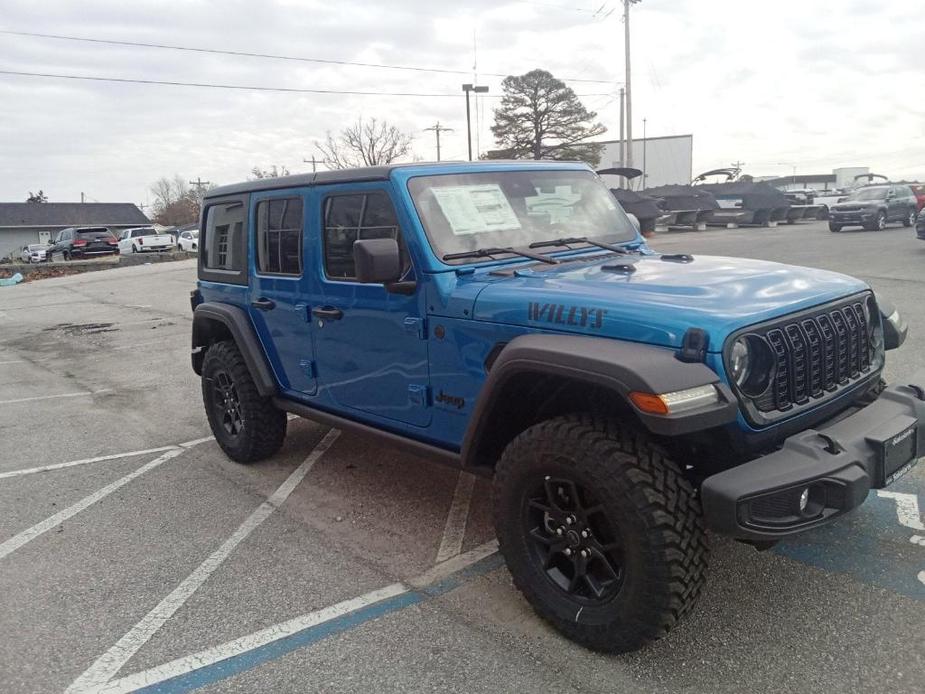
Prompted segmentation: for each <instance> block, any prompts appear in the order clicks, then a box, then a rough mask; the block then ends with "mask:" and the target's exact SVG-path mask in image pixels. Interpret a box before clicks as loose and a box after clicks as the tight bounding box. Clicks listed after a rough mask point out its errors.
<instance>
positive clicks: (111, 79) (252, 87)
mask: <svg viewBox="0 0 925 694" xmlns="http://www.w3.org/2000/svg"><path fill="white" fill-rule="evenodd" d="M0 75H16V76H19V77H42V78H48V79H62V80H84V81H89V82H117V83H121V84H149V85H150V84H154V85H162V86H169V87H200V88H204V89H236V90H241V91H257V92H288V93H295V94H343V95H348V96H415V97H443V98H450V97H453V98H458V94H441V93H439V92H373V91H361V90H355V89H308V88H301V87H265V86H261V85H247V84H214V83H211V82H176V81H172V80H145V79H130V78H127V77H99V76H92V75H62V74H56V73H49V72H22V71H19V70H0ZM576 96H582V97H586V96H609V94H576ZM489 98H497V99H500V98H502V95H500V94H495V95H489Z"/></svg>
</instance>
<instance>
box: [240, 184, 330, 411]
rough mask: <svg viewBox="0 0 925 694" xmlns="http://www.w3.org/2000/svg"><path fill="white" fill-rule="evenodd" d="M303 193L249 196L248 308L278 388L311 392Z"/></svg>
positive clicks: (313, 380)
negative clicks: (249, 267) (249, 268)
mask: <svg viewBox="0 0 925 694" xmlns="http://www.w3.org/2000/svg"><path fill="white" fill-rule="evenodd" d="M305 209H306V200H305V196H304V193H303V191H301V190H287V191H272V192H266V193H255V194H252V195H251V203H250V224H249V225H248V226H249V228H250V229H251V233H250V238H249V245H250V252H249V253H248V255H249V257H250V258H251V261H250V262H251V272H250V277H251V279H250V289H249V308H248V311H249V312H250V315H251V320H252V321H253V323H254V327H255V328H256V329H257V335H258V336H259V338H260V341H261V342H262V343H263V346H264V350H265V352H266V354H267V358H268V359H269V361H270V365H271V366H272V367H273V371H274V372H275V373H276V377H277V379H278V380H279V383H280V385H281V386H282V387H283V388H284V389H287V390H290V391H295V392H297V393H302V394H305V395H312V394H314V392H315V389H316V385H315V361H314V353H313V346H312V336H311V329H312V328H311V321H310V314H309V307H308V302H307V299H306V291H305V279H304V268H305V257H304V250H305V245H306V244H305V227H306V224H305V219H306V215H305Z"/></svg>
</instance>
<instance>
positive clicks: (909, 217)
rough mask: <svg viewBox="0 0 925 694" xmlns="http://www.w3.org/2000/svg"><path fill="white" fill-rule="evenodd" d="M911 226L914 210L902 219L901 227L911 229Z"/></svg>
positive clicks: (913, 219)
mask: <svg viewBox="0 0 925 694" xmlns="http://www.w3.org/2000/svg"><path fill="white" fill-rule="evenodd" d="M913 224H915V210H910V211H909V214H907V215H906V216H905V217H903V226H904V227H911V226H912V225H913Z"/></svg>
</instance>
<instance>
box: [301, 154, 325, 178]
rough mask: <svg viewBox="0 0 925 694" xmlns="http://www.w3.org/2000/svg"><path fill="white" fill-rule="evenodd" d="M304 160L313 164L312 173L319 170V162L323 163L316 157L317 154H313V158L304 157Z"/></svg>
mask: <svg viewBox="0 0 925 694" xmlns="http://www.w3.org/2000/svg"><path fill="white" fill-rule="evenodd" d="M302 161H303V162H305V163H306V164H311V165H312V173H317V171H318V168H317V166H318V164H321V163H322V162H320V161H318V160H317V159H315V155H314V154H313V155H312V158H311V159H303V160H302Z"/></svg>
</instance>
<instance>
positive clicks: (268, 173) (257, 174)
mask: <svg viewBox="0 0 925 694" xmlns="http://www.w3.org/2000/svg"><path fill="white" fill-rule="evenodd" d="M288 175H289V169H287V168H286V167H285V166H279V167H277V166H276V164H273V165H272V166H270V168H269V169H261V168H260V167H259V166H255V167H254V168H253V169H251V175H250V176H249V177H248V180H249V181H256V180H257V179H259V178H276V177H277V176H288Z"/></svg>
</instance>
